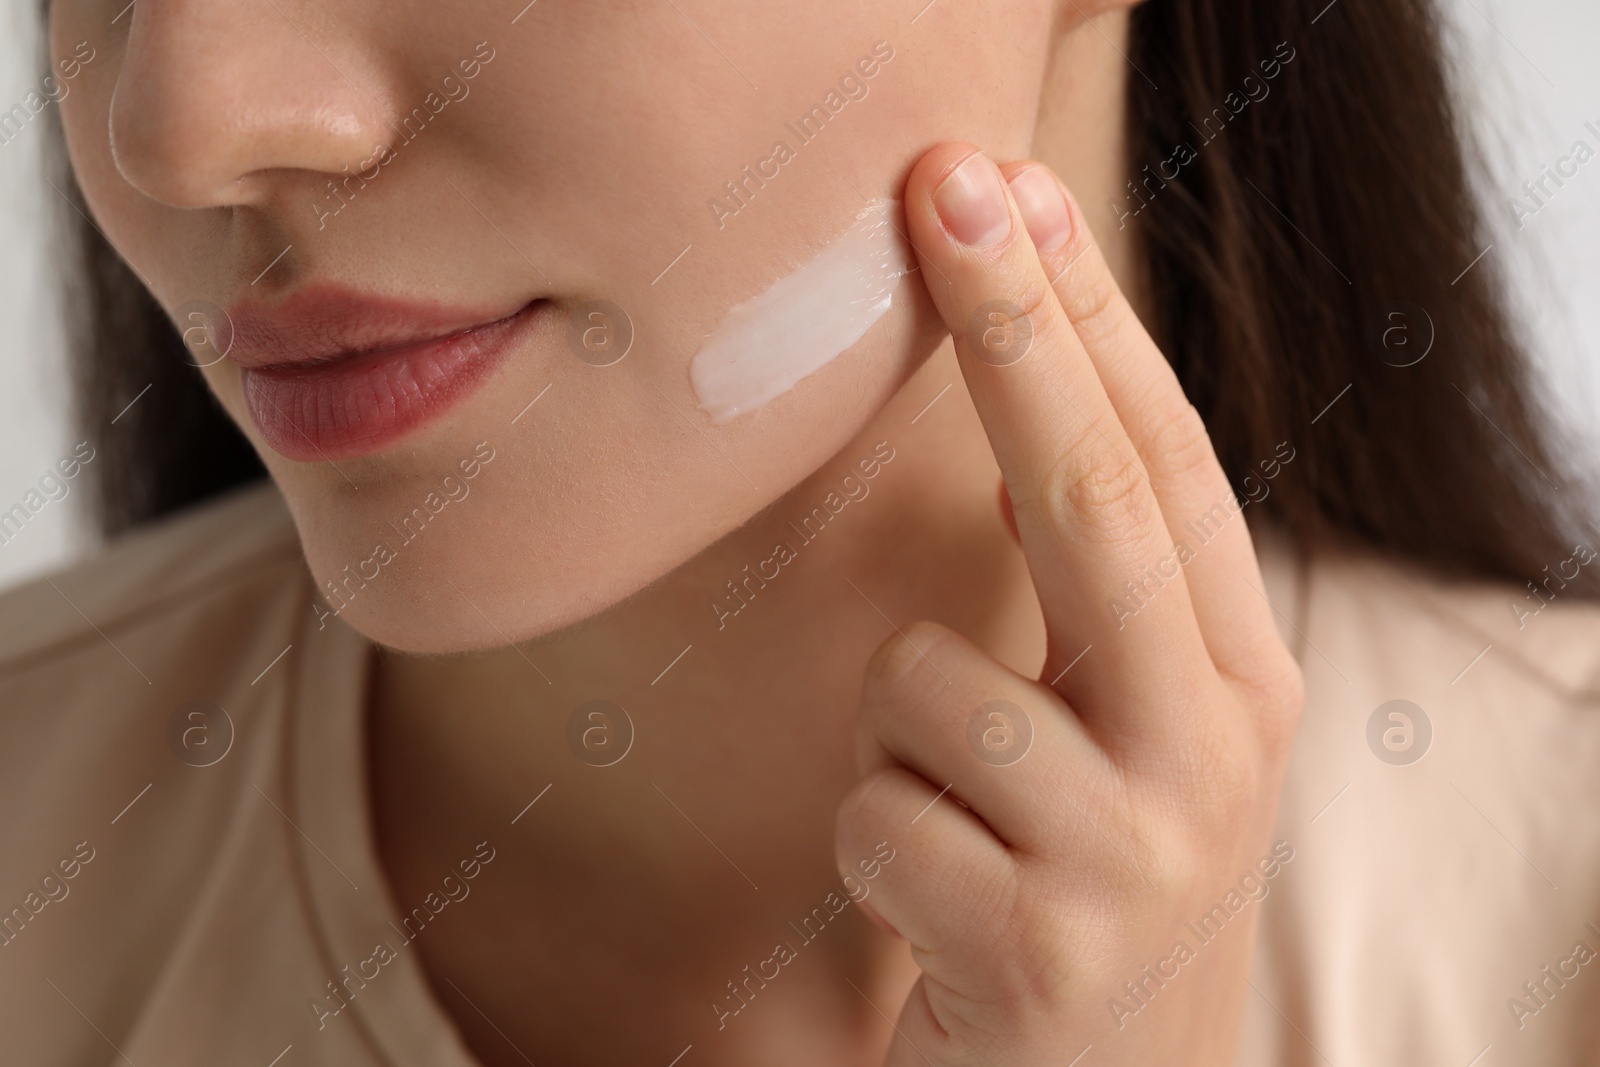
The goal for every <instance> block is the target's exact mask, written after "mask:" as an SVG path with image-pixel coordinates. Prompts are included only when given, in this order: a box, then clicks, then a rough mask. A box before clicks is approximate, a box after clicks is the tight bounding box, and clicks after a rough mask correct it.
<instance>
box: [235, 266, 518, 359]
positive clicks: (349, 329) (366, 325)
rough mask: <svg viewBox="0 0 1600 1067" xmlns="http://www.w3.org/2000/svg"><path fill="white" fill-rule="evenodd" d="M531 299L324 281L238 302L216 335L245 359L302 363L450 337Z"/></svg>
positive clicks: (509, 313) (508, 315)
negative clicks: (376, 289) (373, 289)
mask: <svg viewBox="0 0 1600 1067" xmlns="http://www.w3.org/2000/svg"><path fill="white" fill-rule="evenodd" d="M527 306H528V302H526V301H525V302H523V303H520V304H517V305H516V306H513V307H505V306H501V307H499V308H492V307H462V306H450V305H446V304H442V303H439V302H437V301H430V300H405V299H400V298H396V297H386V296H374V295H371V294H367V293H361V292H357V291H356V290H353V289H348V288H345V287H344V286H337V285H320V286H313V287H310V288H306V289H301V290H299V291H297V292H296V293H295V294H294V295H292V296H290V297H288V298H287V299H285V300H282V301H279V302H277V303H274V304H271V305H267V304H263V303H258V302H256V301H253V300H242V301H239V302H237V303H235V304H234V305H233V306H232V307H230V308H228V309H227V312H226V317H225V320H224V321H223V322H221V323H218V324H216V326H215V329H216V330H217V331H219V335H218V336H217V337H216V338H215V341H214V343H215V344H217V345H218V346H220V347H221V348H223V349H224V350H225V352H226V354H227V357H228V358H229V359H231V360H232V361H233V362H234V363H237V364H238V365H240V366H242V367H247V368H251V369H263V368H284V369H294V368H299V367H309V366H315V365H316V364H320V363H332V362H336V361H342V360H346V359H351V358H354V357H359V356H370V355H381V354H383V353H386V352H393V351H397V350H400V349H405V348H411V347H413V346H416V345H422V344H428V343H430V342H435V341H443V340H446V339H448V338H451V337H454V336H457V335H459V334H462V333H466V332H468V331H470V330H474V329H477V328H479V327H482V326H489V325H492V324H494V323H497V322H501V321H504V320H505V319H508V318H511V317H512V316H513V315H516V314H518V313H519V312H521V311H522V310H523V308H525V307H527ZM221 331H228V332H221ZM230 333H231V336H230V335H229V334H230Z"/></svg>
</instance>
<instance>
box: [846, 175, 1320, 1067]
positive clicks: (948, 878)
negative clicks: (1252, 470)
mask: <svg viewBox="0 0 1600 1067" xmlns="http://www.w3.org/2000/svg"><path fill="white" fill-rule="evenodd" d="M905 212H906V224H907V230H908V233H909V236H910V238H911V242H912V244H913V246H914V247H915V248H916V250H917V255H918V258H919V262H920V264H921V267H922V277H923V278H924V279H925V280H926V283H927V286H928V289H929V292H930V293H931V294H932V297H933V300H934V302H935V304H937V306H938V308H939V311H940V313H941V315H942V316H943V317H944V320H945V322H946V323H947V324H948V326H949V328H950V332H951V334H952V335H953V336H954V337H955V344H956V351H957V353H958V355H959V358H960V361H961V367H962V371H963V373H964V375H965V377H966V380H967V385H968V388H969V390H970V391H971V394H972V398H973V401H974V403H975V404H976V405H977V408H978V412H979V414H980V415H981V416H982V419H983V424H984V426H985V428H986V429H987V431H988V434H989V439H990V441H991V443H992V445H993V447H994V452H995V456H996V457H997V458H998V459H999V463H1000V467H1001V470H1002V472H1003V473H1004V476H1005V484H1006V488H1007V490H1008V492H1009V494H1010V498H1011V501H1012V504H1013V508H1014V510H1015V516H1016V526H1017V530H1018V533H1019V536H1020V539H1021V542H1022V548H1023V551H1024V553H1025V555H1026V557H1027V561H1028V568H1029V570H1030V571H1031V572H1032V575H1033V582H1034V586H1035V588H1036V589H1037V590H1038V594H1039V600H1040V603H1041V604H1042V606H1043V609H1044V619H1045V624H1046V627H1047V629H1048V634H1049V639H1048V652H1047V655H1046V658H1045V664H1044V670H1043V673H1042V675H1041V678H1042V679H1044V680H1043V681H1035V680H1033V679H1030V678H1024V677H1021V676H1019V675H1017V674H1016V673H1015V672H1013V671H1011V670H1009V669H1007V668H1006V667H1003V666H1001V665H1000V664H999V663H997V662H996V661H995V660H994V659H992V658H991V657H989V656H988V655H986V654H985V653H983V652H982V651H980V650H979V649H977V648H976V647H974V646H973V645H972V644H971V643H970V642H968V641H966V640H965V639H963V638H962V637H960V636H958V635H956V634H955V633H952V632H950V631H949V630H946V629H944V628H943V627H940V626H937V625H934V624H932V623H917V624H914V625H912V626H909V627H907V628H906V629H905V636H904V638H902V637H900V636H898V635H897V636H896V637H894V638H892V639H891V640H889V641H888V642H886V643H885V644H884V645H883V647H882V648H880V649H879V650H878V652H877V654H876V655H875V656H874V657H873V659H872V661H871V663H870V665H869V666H868V668H867V673H866V681H865V686H864V692H863V697H862V710H861V735H860V737H861V743H860V746H859V751H860V755H861V764H862V772H863V777H862V780H861V782H860V783H859V784H858V785H857V787H856V788H855V789H854V790H853V791H852V792H851V794H850V795H849V797H848V798H847V799H846V800H845V802H844V804H843V805H842V808H841V810H840V814H839V827H838V859H839V863H840V865H841V869H842V870H844V871H846V872H847V873H851V874H855V873H858V872H857V865H858V863H859V862H860V861H861V860H863V859H866V858H868V857H871V856H873V854H874V849H875V846H877V844H878V842H881V841H887V842H888V843H889V845H890V846H891V847H892V848H893V849H894V850H895V851H894V854H893V856H894V859H893V862H892V863H888V864H885V865H883V867H882V869H881V873H880V874H879V877H878V878H877V880H876V883H875V886H874V892H873V895H872V898H871V905H870V906H871V907H872V908H873V909H874V910H875V911H876V912H877V914H878V915H879V916H881V917H882V918H883V919H884V920H885V921H886V922H887V923H888V924H889V925H891V926H892V927H893V928H894V929H895V930H896V931H898V932H899V933H900V934H901V935H903V936H904V937H906V938H907V939H908V940H909V941H910V942H911V945H912V952H913V955H914V957H915V959H916V961H917V963H918V965H919V966H921V968H922V970H923V975H922V978H921V980H920V981H919V982H918V983H917V985H916V987H915V988H914V989H913V991H912V994H911V997H910V999H909V1000H908V1001H907V1003H906V1005H905V1007H904V1009H903V1010H902V1011H901V1013H900V1017H899V1020H898V1022H897V1023H896V1027H897V1030H898V1036H897V1037H896V1038H895V1040H894V1044H893V1046H892V1049H891V1051H890V1053H889V1058H888V1063H889V1064H891V1065H893V1067H913V1065H921V1064H924V1063H928V1064H933V1065H935V1067H956V1065H968V1064H970V1065H979V1064H981V1065H983V1067H1003V1065H1012V1064H1015V1065H1019V1067H1021V1065H1027V1067H1040V1065H1044V1064H1057V1065H1060V1067H1067V1065H1068V1064H1070V1063H1073V1062H1075V1059H1074V1058H1075V1057H1078V1056H1079V1055H1080V1054H1082V1053H1083V1051H1084V1050H1085V1048H1086V1047H1088V1046H1092V1051H1091V1052H1090V1053H1089V1055H1088V1056H1087V1057H1085V1058H1084V1059H1083V1061H1082V1062H1083V1064H1084V1065H1085V1067H1087V1065H1089V1064H1091V1063H1098V1064H1103V1063H1141V1064H1143V1063H1160V1064H1165V1065H1175V1064H1186V1065H1191V1064H1221V1063H1228V1062H1231V1060H1232V1055H1233V1045H1234V1041H1235V1035H1236V1031H1237V1027H1238V1021H1239V1016H1240V1012H1241V1009H1242V1004H1243V999H1244V997H1245V995H1246V993H1247V985H1246V979H1247V975H1248V971H1249V962H1250V955H1251V952H1250V945H1251V939H1252V931H1253V927H1254V914H1255V911H1256V910H1257V909H1256V907H1255V904H1254V901H1255V900H1256V899H1259V897H1260V896H1261V895H1264V894H1265V889H1264V886H1265V884H1266V880H1267V879H1269V878H1271V877H1273V876H1274V875H1276V874H1277V872H1278V870H1279V868H1280V866H1281V864H1282V863H1283V862H1286V861H1287V860H1288V859H1291V858H1292V856H1293V852H1292V850H1291V849H1289V848H1288V847H1287V846H1285V845H1283V844H1282V843H1280V844H1279V845H1278V846H1277V848H1276V851H1274V846H1273V845H1272V843H1271V842H1270V841H1269V834H1270V830H1271V826H1272V818H1273V812H1274V808H1275V806H1276V804H1277V796H1278V791H1279V787H1280V783H1281V781H1282V776H1283V769H1284V762H1285V758H1286V755H1287V750H1288V747H1289V742H1290V740H1291V738H1292V735H1293V730H1294V724H1295V721H1296V718H1297V716H1298V714H1299V710H1300V704H1301V682H1300V674H1299V670H1298V668H1297V667H1296V665H1295V663H1294V660H1293V659H1292V658H1291V656H1290V655H1289V653H1288V651H1287V650H1286V649H1285V647H1284V645H1283V643H1282V641H1281V640H1280V639H1279V636H1278V633H1277V630H1276V629H1275V627H1274V625H1273V621H1272V612H1271V608H1270V606H1269V604H1268V603H1267V601H1266V599H1265V597H1264V593H1263V586H1262V582H1261V575H1260V572H1259V570H1258V569H1257V566H1256V559H1255V553H1254V550H1253V548H1252V546H1251V542H1250V536H1249V533H1248V532H1247V531H1246V529H1245V525H1244V520H1243V518H1242V517H1241V515H1240V514H1239V507H1238V505H1237V504H1236V502H1235V497H1234V494H1233V491H1232V489H1231V488H1230V486H1229V483H1228V480H1227V478H1226V476H1225V475H1224V474H1223V471H1222V468H1221V466H1220V465H1219V464H1218V461H1217V458H1216V454H1215V453H1214V451H1213V450H1212V447H1211V443H1210V440H1209V438H1208V437H1207V435H1206V430H1205V427H1204V425H1203V424H1202V423H1201V420H1200V417H1199V415H1198V413H1197V412H1196V411H1195V409H1194V408H1193V407H1192V406H1191V405H1190V404H1189V403H1188V401H1187V400H1186V399H1185V397H1184V394H1183V391H1182V389H1181V388H1180V386H1179V384H1178V381H1177V378H1176V377H1175V376H1174V374H1173V372H1172V370H1171V369H1170V367H1169V366H1168V364H1167V362H1166V360H1165V359H1164V358H1163V357H1162V355H1161V353H1160V351H1159V350H1158V349H1157V348H1156V346H1155V344H1154V343H1153V342H1152V341H1151V339H1150V337H1149V335H1148V334H1147V333H1146V332H1145V330H1144V328H1143V327H1142V326H1141V325H1140V323H1139V320H1138V319H1137V318H1136V317H1135V316H1134V314H1133V311H1132V310H1131V308H1130V307H1129V305H1128V303H1127V301H1126V300H1125V299H1124V297H1123V295H1122V293H1121V291H1120V290H1119V289H1118V287H1117V285H1116V283H1115V281H1113V279H1112V277H1111V274H1110V272H1109V271H1108V270H1107V267H1106V264H1105V261H1104V259H1103V258H1102V257H1101V255H1100V251H1099V249H1098V248H1096V247H1095V245H1094V243H1093V239H1092V237H1091V235H1090V234H1089V232H1088V229H1087V227H1086V226H1085V225H1084V223H1083V218H1082V215H1081V214H1080V212H1079V211H1078V209H1077V207H1076V205H1074V204H1072V202H1071V199H1070V198H1069V197H1068V196H1066V194H1065V189H1064V188H1063V187H1062V185H1061V184H1060V182H1059V181H1058V180H1057V179H1056V178H1055V176H1054V175H1053V174H1052V173H1051V171H1050V170H1049V169H1048V168H1046V167H1044V166H1043V165H1042V164H1038V163H1030V162H1024V163H1014V164H1009V165H1007V166H1006V167H1005V168H1004V170H1003V171H1001V170H1000V169H997V168H996V167H995V165H994V164H993V163H991V162H990V161H989V160H988V159H987V157H985V156H983V155H981V154H980V153H979V152H978V151H977V150H976V149H975V148H974V147H973V146H971V145H962V144H947V145H941V146H939V147H937V148H935V149H933V150H932V151H930V152H929V153H928V154H927V155H925V156H924V157H923V158H922V160H921V161H920V162H919V163H918V164H917V166H916V168H915V169H914V170H913V172H912V174H911V177H910V180H909V182H908V185H907V188H906V193H905ZM1052 279H1053V284H1052ZM1196 531H1199V534H1198V535H1197V533H1196ZM1201 536H1203V537H1204V538H1205V540H1204V541H1203V542H1202V541H1201V540H1200V537H1201ZM1129 582H1132V583H1133V588H1134V589H1135V590H1137V595H1136V596H1134V595H1130V589H1129V588H1128V587H1127V585H1126V583H1129ZM946 787H948V792H944V793H943V795H941V792H942V791H944V790H945V789H946ZM1219 909H1220V910H1219ZM1180 946H1182V947H1181V948H1180Z"/></svg>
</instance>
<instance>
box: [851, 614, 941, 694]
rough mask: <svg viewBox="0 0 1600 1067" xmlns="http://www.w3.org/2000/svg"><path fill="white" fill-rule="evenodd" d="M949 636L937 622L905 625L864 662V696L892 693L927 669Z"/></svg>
mask: <svg viewBox="0 0 1600 1067" xmlns="http://www.w3.org/2000/svg"><path fill="white" fill-rule="evenodd" d="M949 633H950V631H949V630H947V629H945V628H944V627H943V626H940V625H939V624H938V623H936V622H928V621H927V620H923V619H919V620H917V621H915V622H911V623H907V624H906V625H905V626H904V627H902V628H901V629H900V630H899V631H898V632H896V633H894V634H892V635H891V636H890V637H889V638H888V639H887V640H885V641H884V642H883V644H881V645H879V646H878V647H877V649H876V650H875V651H874V652H873V653H872V657H871V658H870V659H869V660H868V661H867V669H866V674H865V679H864V684H863V693H864V695H866V696H867V697H868V698H870V697H872V696H873V695H874V694H880V693H882V694H889V693H892V692H894V691H895V690H897V689H899V688H900V687H901V686H902V685H903V684H904V683H905V682H906V681H907V680H908V679H909V678H911V677H912V676H913V675H914V674H915V673H916V672H917V671H918V670H919V669H923V670H927V669H930V668H929V667H928V663H929V662H930V661H931V660H932V659H933V657H934V653H935V652H936V651H937V650H938V648H939V646H940V645H942V644H943V643H944V640H945V638H946V637H948V636H949Z"/></svg>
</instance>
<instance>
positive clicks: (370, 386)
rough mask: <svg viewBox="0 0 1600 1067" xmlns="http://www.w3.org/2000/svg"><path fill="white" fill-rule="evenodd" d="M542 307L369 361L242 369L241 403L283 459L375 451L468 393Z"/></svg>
mask: <svg viewBox="0 0 1600 1067" xmlns="http://www.w3.org/2000/svg"><path fill="white" fill-rule="evenodd" d="M550 306H551V305H550V304H549V303H547V302H546V301H542V300H540V301H535V302H534V303H532V304H529V305H528V306H527V307H525V308H523V309H522V310H521V311H519V312H517V313H516V314H515V315H512V316H510V317H509V318H505V319H501V320H500V321H498V322H491V323H488V324H486V325H483V326H477V327H474V328H473V329H470V330H466V331H464V332H462V333H458V334H452V335H451V336H449V337H442V338H439V339H437V340H433V341H424V342H421V343H419V344H414V345H408V346H406V347H404V348H393V349H388V350H386V351H383V352H378V353H374V354H372V355H364V356H354V357H351V358H348V359H340V360H335V361H333V362H330V363H317V364H302V365H299V366H289V365H285V366H279V367H250V368H246V369H245V370H244V372H243V373H244V397H245V404H246V405H247V406H248V407H249V409H250V417H251V418H252V419H254V420H255V424H256V427H257V428H258V429H259V430H260V431H261V436H262V437H263V438H264V439H265V440H266V443H267V444H268V445H269V446H271V448H272V449H273V450H274V451H276V452H278V453H279V454H280V455H283V456H285V457H287V458H288V459H294V460H304V461H308V462H314V461H317V460H324V461H327V460H337V459H348V458H350V457H353V456H365V455H371V454H372V453H374V452H381V451H382V450H383V449H385V448H387V447H389V446H390V445H392V444H394V443H395V442H397V441H399V440H400V439H401V438H403V437H405V436H406V435H407V434H409V433H411V432H412V431H413V430H416V429H418V428H419V427H421V426H423V425H424V424H426V423H428V422H430V421H432V420H433V419H435V418H437V417H438V416H440V415H442V414H444V412H446V411H448V410H449V409H450V408H451V407H453V406H454V405H455V404H456V403H457V402H459V401H461V400H464V399H466V398H467V397H468V396H470V395H471V394H472V393H473V392H475V391H476V390H477V388H478V387H479V386H481V385H482V384H483V383H484V382H485V381H487V380H488V378H489V377H490V375H491V374H492V373H493V371H494V370H495V368H496V367H498V366H499V365H500V364H501V363H502V362H503V361H504V360H505V358H506V356H507V355H509V354H510V352H511V350H512V349H513V348H515V347H516V346H517V343H518V342H519V341H521V340H523V339H524V338H525V337H526V336H527V335H528V334H529V333H530V332H531V331H532V329H533V328H534V326H535V325H536V323H537V321H538V320H539V318H540V317H541V315H540V313H541V312H542V311H543V310H544V309H546V308H549V307H550Z"/></svg>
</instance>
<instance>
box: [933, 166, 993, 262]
mask: <svg viewBox="0 0 1600 1067" xmlns="http://www.w3.org/2000/svg"><path fill="white" fill-rule="evenodd" d="M933 206H934V210H936V211H938V212H939V218H940V219H941V220H942V221H943V222H944V225H945V229H947V230H949V231H950V233H951V234H952V235H953V236H954V237H955V239H956V240H958V241H960V242H961V243H962V244H966V245H971V246H972V247H974V248H989V247H992V246H993V245H997V244H999V243H1000V242H1001V241H1003V240H1005V238H1006V235H1007V234H1009V233H1010V232H1011V210H1010V209H1009V208H1008V207H1007V206H1006V194H1005V190H1004V189H1002V188H1001V187H1000V170H999V168H998V167H996V166H995V165H994V164H993V163H992V162H990V160H989V157H988V156H986V155H984V154H983V153H982V152H974V153H973V154H972V155H970V156H968V157H967V158H966V161H965V162H963V163H962V164H961V166H959V167H957V168H956V169H955V172H954V173H952V174H951V175H950V176H949V177H948V178H946V179H945V180H944V181H943V182H942V183H940V185H939V188H937V189H935V190H934V191H933Z"/></svg>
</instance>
